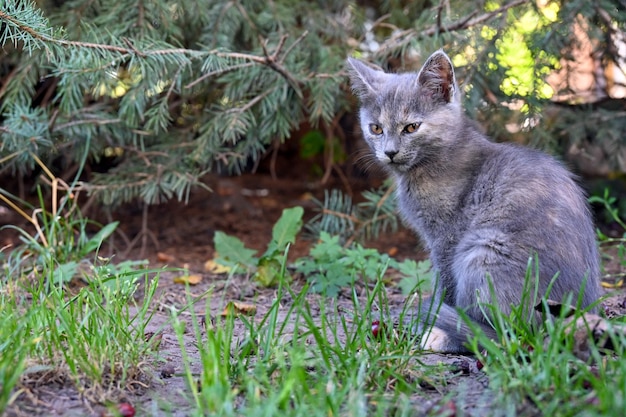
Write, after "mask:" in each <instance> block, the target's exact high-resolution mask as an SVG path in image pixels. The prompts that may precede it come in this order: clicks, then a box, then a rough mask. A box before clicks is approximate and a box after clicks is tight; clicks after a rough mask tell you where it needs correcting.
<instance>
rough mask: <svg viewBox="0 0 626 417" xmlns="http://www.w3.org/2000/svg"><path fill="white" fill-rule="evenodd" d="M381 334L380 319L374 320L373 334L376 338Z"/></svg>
mask: <svg viewBox="0 0 626 417" xmlns="http://www.w3.org/2000/svg"><path fill="white" fill-rule="evenodd" d="M379 334H380V321H378V320H374V321H373V322H372V336H374V337H375V338H378V336H379Z"/></svg>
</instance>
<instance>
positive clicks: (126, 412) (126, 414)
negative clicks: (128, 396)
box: [117, 403, 135, 417]
mask: <svg viewBox="0 0 626 417" xmlns="http://www.w3.org/2000/svg"><path fill="white" fill-rule="evenodd" d="M117 411H119V413H120V415H121V416H122V417H135V407H133V406H132V405H131V404H130V403H120V404H119V405H118V406H117Z"/></svg>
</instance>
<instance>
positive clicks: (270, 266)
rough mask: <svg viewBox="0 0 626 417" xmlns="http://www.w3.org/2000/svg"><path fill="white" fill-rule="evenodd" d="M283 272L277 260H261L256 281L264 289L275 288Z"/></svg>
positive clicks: (255, 275)
mask: <svg viewBox="0 0 626 417" xmlns="http://www.w3.org/2000/svg"><path fill="white" fill-rule="evenodd" d="M281 270H282V268H281V265H280V262H279V261H278V260H277V259H271V258H261V260H260V261H259V266H258V268H257V270H256V273H255V274H254V279H255V280H256V281H257V282H258V283H259V284H261V285H262V286H264V287H273V286H275V285H278V280H279V278H280V273H281Z"/></svg>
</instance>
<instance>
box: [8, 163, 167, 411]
mask: <svg viewBox="0 0 626 417" xmlns="http://www.w3.org/2000/svg"><path fill="white" fill-rule="evenodd" d="M46 172H48V171H47V170H46ZM50 175H51V174H50ZM53 184H58V182H57V180H56V179H54V181H53ZM57 191H58V190H57V189H53V193H52V194H53V197H54V198H56V196H57ZM66 191H67V194H66V195H65V197H64V198H62V199H61V204H60V205H58V206H57V204H56V200H54V201H53V203H52V204H51V206H52V207H53V208H52V210H51V211H48V210H47V209H46V206H47V205H46V204H45V201H44V197H43V193H42V192H41V191H39V203H40V207H32V206H29V205H27V204H26V203H25V202H22V201H19V200H18V199H16V198H14V197H13V196H10V195H8V194H7V193H6V192H4V191H3V194H2V200H4V201H5V202H9V203H10V204H9V205H10V206H11V207H13V208H14V209H15V210H16V211H17V212H18V213H20V214H22V215H24V216H26V217H27V219H28V220H29V222H30V223H31V225H32V226H33V227H34V228H35V230H36V233H35V234H33V235H31V234H30V233H28V232H27V231H26V230H23V229H18V228H16V227H15V226H10V227H13V228H14V229H17V230H18V231H19V233H20V236H21V240H22V245H20V246H19V247H17V248H14V249H13V250H12V251H11V252H10V253H8V252H6V251H7V250H8V248H5V249H4V250H3V252H0V254H2V255H3V257H2V262H3V264H2V268H1V269H0V414H3V413H4V412H5V411H6V410H7V409H9V408H10V407H11V405H12V404H13V403H14V402H15V401H16V400H17V398H18V397H19V396H20V395H24V394H25V393H27V392H31V395H35V396H36V395H37V388H38V387H40V386H45V385H46V384H48V383H51V382H61V384H62V385H63V384H67V385H68V386H69V387H73V388H74V389H75V390H76V391H77V392H78V393H79V395H80V396H82V397H83V398H84V399H86V400H87V401H88V402H91V403H94V402H104V401H106V400H115V399H116V398H117V396H118V395H119V394H120V393H121V392H122V390H124V389H126V388H127V387H128V386H129V384H132V383H134V382H136V381H141V380H143V379H145V378H144V368H143V367H144V365H143V364H145V363H146V361H145V359H146V357H147V355H148V354H149V353H150V350H151V347H152V346H153V345H152V344H151V340H149V339H148V340H146V335H145V328H146V325H147V323H148V322H149V320H150V318H151V314H152V313H151V310H150V309H149V306H150V302H151V300H152V298H153V297H154V292H155V290H156V287H157V284H158V277H156V278H151V275H153V274H152V273H153V272H155V271H148V270H146V269H145V268H144V265H143V263H142V262H133V261H129V262H122V263H119V264H117V265H115V264H113V263H111V262H109V260H107V259H103V258H101V257H98V256H97V254H96V253H95V251H97V250H98V249H99V248H100V246H101V245H102V243H103V241H104V240H105V239H106V238H107V237H108V236H109V235H110V234H111V233H113V231H114V229H115V227H116V224H115V223H113V224H109V225H107V226H104V227H102V228H100V229H99V230H98V231H97V232H95V233H94V234H89V233H88V226H89V228H93V226H94V224H93V223H92V222H90V221H89V220H87V219H85V218H83V217H82V216H81V215H80V212H79V210H77V208H76V207H75V205H74V204H69V203H67V202H68V201H70V200H71V198H70V196H71V195H72V189H71V187H68V189H67V190H66ZM9 197H12V199H10V198H9ZM15 201H17V203H16V202H15ZM18 203H19V204H20V205H22V206H23V207H26V208H25V209H22V208H21V207H19V206H18ZM25 210H26V211H28V210H30V211H32V215H31V216H28V214H27V213H26V211H25ZM90 258H93V259H94V261H91V260H90ZM140 283H143V286H144V291H143V294H144V295H143V297H142V298H141V299H137V300H136V299H135V295H136V294H135V293H136V290H137V288H138V286H139V284H140ZM22 411H24V410H22Z"/></svg>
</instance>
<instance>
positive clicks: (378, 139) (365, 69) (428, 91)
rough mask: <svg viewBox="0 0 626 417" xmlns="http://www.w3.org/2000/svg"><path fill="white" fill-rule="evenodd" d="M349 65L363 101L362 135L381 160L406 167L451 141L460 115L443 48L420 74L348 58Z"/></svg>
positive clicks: (422, 161)
mask: <svg viewBox="0 0 626 417" xmlns="http://www.w3.org/2000/svg"><path fill="white" fill-rule="evenodd" d="M348 69H349V72H350V80H351V83H352V88H353V90H354V91H355V93H356V94H357V96H358V97H359V98H360V101H361V110H360V116H361V129H362V131H363V136H364V137H365V139H366V141H367V142H368V144H369V145H370V147H371V148H372V151H373V152H374V155H375V157H376V159H378V161H380V162H381V163H382V164H383V165H385V166H387V167H389V168H391V169H392V170H394V171H396V172H406V171H408V170H410V169H411V168H413V167H417V166H420V165H424V164H427V163H428V162H429V161H433V160H435V159H436V158H437V157H439V156H440V154H441V151H440V149H441V148H444V147H449V146H451V145H452V140H453V138H454V137H455V136H456V135H455V132H454V131H455V129H456V128H457V127H458V126H460V124H461V120H462V118H463V116H462V110H461V104H460V92H459V91H458V90H459V89H458V86H457V83H456V79H455V76H454V69H453V67H452V62H451V61H450V58H448V56H447V55H446V54H445V53H444V52H443V51H437V52H435V53H434V54H432V55H431V56H430V57H429V58H428V60H427V61H426V63H425V64H424V66H423V67H422V69H421V70H420V72H419V73H406V74H388V73H385V72H383V71H381V70H378V69H373V68H370V67H369V66H367V65H366V64H364V63H363V62H361V61H358V60H356V59H352V58H348Z"/></svg>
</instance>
